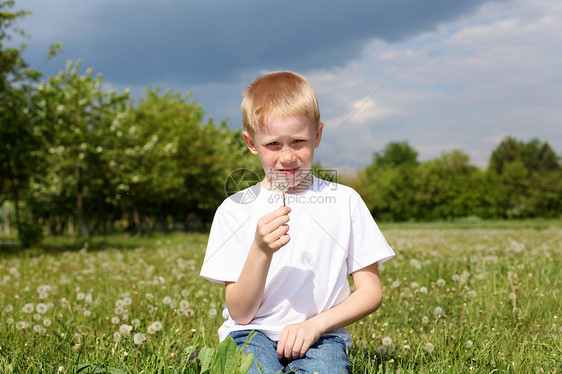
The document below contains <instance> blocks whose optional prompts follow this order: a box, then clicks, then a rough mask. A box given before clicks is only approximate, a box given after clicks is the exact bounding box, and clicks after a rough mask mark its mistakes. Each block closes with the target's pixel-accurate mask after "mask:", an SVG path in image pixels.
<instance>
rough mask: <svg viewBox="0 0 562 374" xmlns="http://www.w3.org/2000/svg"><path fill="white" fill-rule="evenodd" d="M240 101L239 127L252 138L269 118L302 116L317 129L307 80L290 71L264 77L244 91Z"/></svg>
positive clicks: (316, 110)
mask: <svg viewBox="0 0 562 374" xmlns="http://www.w3.org/2000/svg"><path fill="white" fill-rule="evenodd" d="M243 93H244V98H243V99H242V105H241V108H242V124H243V125H244V129H245V130H246V131H248V132H249V133H250V135H252V136H253V135H254V134H255V133H256V130H257V128H258V126H261V125H263V124H264V123H266V122H267V121H268V120H269V119H271V118H275V117H286V116H293V115H299V114H303V115H305V116H307V117H308V118H310V123H311V124H313V125H314V126H315V129H317V128H318V124H319V123H320V110H319V108H318V98H317V97H316V93H315V92H314V89H313V88H312V86H311V85H310V83H308V81H307V80H306V78H304V77H303V76H302V75H299V74H297V73H293V72H290V71H276V72H273V73H268V74H264V75H262V76H260V77H258V78H257V79H256V80H255V81H253V82H252V83H251V84H250V85H249V86H248V87H247V88H246V89H245V90H244V92H243Z"/></svg>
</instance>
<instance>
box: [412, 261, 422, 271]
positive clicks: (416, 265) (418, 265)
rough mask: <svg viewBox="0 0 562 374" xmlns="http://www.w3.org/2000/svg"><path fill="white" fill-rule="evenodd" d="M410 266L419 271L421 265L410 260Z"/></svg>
mask: <svg viewBox="0 0 562 374" xmlns="http://www.w3.org/2000/svg"><path fill="white" fill-rule="evenodd" d="M410 266H411V267H413V268H416V269H421V267H422V264H421V262H420V261H418V260H416V259H415V258H413V259H411V260H410Z"/></svg>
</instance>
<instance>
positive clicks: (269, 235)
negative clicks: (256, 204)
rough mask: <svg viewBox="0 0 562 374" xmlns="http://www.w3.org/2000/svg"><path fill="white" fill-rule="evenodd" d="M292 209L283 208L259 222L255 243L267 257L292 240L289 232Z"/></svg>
mask: <svg viewBox="0 0 562 374" xmlns="http://www.w3.org/2000/svg"><path fill="white" fill-rule="evenodd" d="M290 211H291V208H290V207H288V206H282V207H280V208H279V209H276V210H274V211H273V212H271V213H268V214H266V215H265V216H263V217H261V218H260V219H259V220H258V225H257V228H256V235H255V237H254V243H255V244H256V245H257V247H258V248H259V249H261V251H263V252H264V253H265V254H267V255H272V254H273V253H275V252H276V251H277V250H279V249H280V248H281V247H283V246H284V245H285V244H287V243H288V242H289V240H290V239H291V238H290V237H289V234H287V232H288V231H289V226H288V225H287V222H289V212H290Z"/></svg>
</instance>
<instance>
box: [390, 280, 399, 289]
mask: <svg viewBox="0 0 562 374" xmlns="http://www.w3.org/2000/svg"><path fill="white" fill-rule="evenodd" d="M390 287H392V288H398V287H400V281H399V280H395V281H394V282H392V284H391V286H390Z"/></svg>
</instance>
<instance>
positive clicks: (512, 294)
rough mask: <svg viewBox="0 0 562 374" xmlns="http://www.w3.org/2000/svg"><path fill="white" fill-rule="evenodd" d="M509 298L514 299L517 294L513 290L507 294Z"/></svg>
mask: <svg viewBox="0 0 562 374" xmlns="http://www.w3.org/2000/svg"><path fill="white" fill-rule="evenodd" d="M507 297H508V298H509V300H515V299H516V298H517V295H516V294H515V293H514V292H511V293H510V294H509V295H508V296H507Z"/></svg>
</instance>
